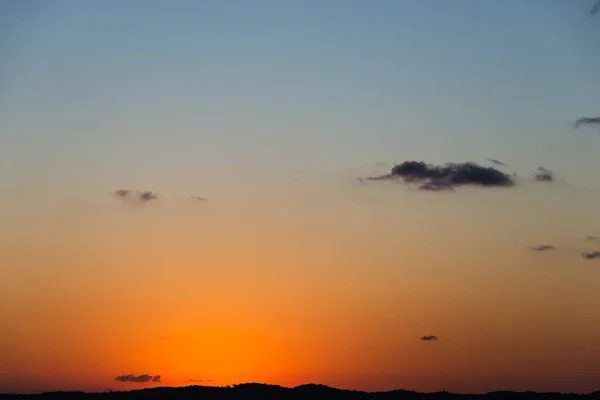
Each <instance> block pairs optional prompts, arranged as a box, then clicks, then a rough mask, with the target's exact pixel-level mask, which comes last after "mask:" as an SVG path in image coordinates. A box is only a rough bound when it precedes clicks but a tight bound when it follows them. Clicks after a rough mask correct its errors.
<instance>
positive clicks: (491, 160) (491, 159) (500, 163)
mask: <svg viewBox="0 0 600 400" xmlns="http://www.w3.org/2000/svg"><path fill="white" fill-rule="evenodd" d="M486 160H488V161H489V162H491V163H492V164H496V165H501V166H503V167H508V165H506V164H504V163H503V162H502V161H500V160H496V159H495V158H486Z"/></svg>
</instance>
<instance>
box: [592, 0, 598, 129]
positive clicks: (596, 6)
mask: <svg viewBox="0 0 600 400" xmlns="http://www.w3.org/2000/svg"><path fill="white" fill-rule="evenodd" d="M598 11H600V0H598V1H596V2H595V3H594V5H593V6H592V8H591V10H590V17H593V16H594V15H596V14H597V13H598ZM597 119H598V120H600V117H598V118H597Z"/></svg>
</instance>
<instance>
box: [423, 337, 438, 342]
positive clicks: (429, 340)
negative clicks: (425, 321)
mask: <svg viewBox="0 0 600 400" xmlns="http://www.w3.org/2000/svg"><path fill="white" fill-rule="evenodd" d="M421 340H422V341H423V342H432V341H436V340H438V337H437V336H434V335H425V336H421Z"/></svg>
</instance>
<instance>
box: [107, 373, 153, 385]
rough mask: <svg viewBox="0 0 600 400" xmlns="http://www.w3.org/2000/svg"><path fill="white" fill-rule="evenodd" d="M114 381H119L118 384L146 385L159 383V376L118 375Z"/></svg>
mask: <svg viewBox="0 0 600 400" xmlns="http://www.w3.org/2000/svg"><path fill="white" fill-rule="evenodd" d="M115 381H119V382H134V383H147V382H160V375H154V376H152V375H148V374H142V375H138V376H136V375H134V374H129V375H119V376H117V377H116V378H115Z"/></svg>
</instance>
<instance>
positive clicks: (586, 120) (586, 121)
mask: <svg viewBox="0 0 600 400" xmlns="http://www.w3.org/2000/svg"><path fill="white" fill-rule="evenodd" d="M593 9H595V10H596V11H594V13H596V12H598V10H599V9H600V1H599V2H598V3H596V5H595V6H594V8H593ZM571 125H572V126H574V127H575V128H579V127H581V126H591V127H592V128H596V127H598V126H600V117H581V118H579V119H577V120H576V121H575V122H573V123H572V124H571Z"/></svg>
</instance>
